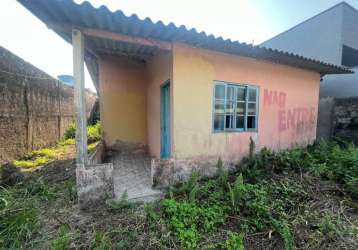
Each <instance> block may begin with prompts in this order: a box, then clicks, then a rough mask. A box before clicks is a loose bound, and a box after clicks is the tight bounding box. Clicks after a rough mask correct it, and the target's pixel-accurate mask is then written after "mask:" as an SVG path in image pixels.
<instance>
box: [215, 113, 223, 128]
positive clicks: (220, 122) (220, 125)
mask: <svg viewBox="0 0 358 250" xmlns="http://www.w3.org/2000/svg"><path fill="white" fill-rule="evenodd" d="M224 117H225V116H224V115H217V114H216V115H215V116H214V130H224Z"/></svg>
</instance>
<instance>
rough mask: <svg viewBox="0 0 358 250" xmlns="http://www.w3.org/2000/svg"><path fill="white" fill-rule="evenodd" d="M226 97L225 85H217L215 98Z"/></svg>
mask: <svg viewBox="0 0 358 250" xmlns="http://www.w3.org/2000/svg"><path fill="white" fill-rule="evenodd" d="M224 98H225V86H224V85H215V99H224Z"/></svg>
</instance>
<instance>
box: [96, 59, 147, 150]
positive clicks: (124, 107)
mask: <svg viewBox="0 0 358 250" xmlns="http://www.w3.org/2000/svg"><path fill="white" fill-rule="evenodd" d="M99 77H100V85H99V86H100V110H101V124H102V131H103V137H104V139H105V142H106V145H107V146H113V145H114V144H116V143H117V142H125V143H130V144H147V108H146V105H147V95H146V88H147V74H146V65H145V64H144V63H139V62H134V61H130V60H126V59H123V58H122V59H121V58H119V57H105V58H102V60H101V61H100V63H99Z"/></svg>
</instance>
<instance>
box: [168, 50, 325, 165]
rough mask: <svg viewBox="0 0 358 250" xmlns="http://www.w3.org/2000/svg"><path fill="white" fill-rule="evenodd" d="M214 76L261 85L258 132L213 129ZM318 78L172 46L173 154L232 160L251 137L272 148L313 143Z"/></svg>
mask: <svg viewBox="0 0 358 250" xmlns="http://www.w3.org/2000/svg"><path fill="white" fill-rule="evenodd" d="M214 80H219V81H227V82H231V83H237V84H249V85H255V86H258V87H259V122H258V132H230V133H213V132H212V110H213V107H212V101H213V81H214ZM319 82H320V75H319V73H317V72H312V71H308V70H303V69H299V68H294V67H289V66H285V65H279V64H274V63H271V62H266V61H262V60H255V59H251V58H246V57H240V56H234V55H229V54H224V53H219V52H214V51H208V50H204V49H198V48H193V47H189V46H187V45H183V44H174V46H173V84H172V85H173V112H174V116H173V137H174V138H173V140H172V143H173V147H174V158H176V159H185V158H201V157H206V158H207V157H213V158H216V157H218V156H222V157H224V158H225V159H227V160H236V159H239V158H241V157H242V156H243V155H245V154H247V153H248V150H249V138H250V137H252V138H253V139H254V141H255V142H256V146H257V148H262V147H264V146H266V147H269V148H272V149H275V150H279V149H285V148H289V147H292V146H294V145H298V144H306V143H310V142H313V141H314V140H315V135H316V117H317V105H318V93H319ZM216 159H217V158H216Z"/></svg>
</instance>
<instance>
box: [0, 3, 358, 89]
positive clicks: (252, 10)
mask: <svg viewBox="0 0 358 250" xmlns="http://www.w3.org/2000/svg"><path fill="white" fill-rule="evenodd" d="M49 1H52V0H49ZM75 2H77V3H81V2H83V0H75ZM88 2H90V3H91V4H92V5H93V6H95V7H99V6H101V5H106V6H107V7H108V8H109V9H110V10H111V11H115V10H117V9H120V10H122V11H123V12H124V13H125V14H126V15H131V14H133V13H135V14H137V15H138V16H139V17H140V18H141V19H144V18H146V17H150V18H151V19H152V20H153V21H159V20H161V21H163V22H164V23H165V24H168V23H170V22H174V23H175V24H176V25H177V26H179V25H182V24H184V25H185V26H186V27H187V28H196V29H197V30H198V31H205V32H206V33H207V34H213V35H214V36H222V37H223V38H230V39H232V40H238V41H240V42H246V43H253V44H255V45H257V44H260V43H262V42H264V41H265V40H267V39H269V38H271V37H273V36H275V35H277V34H279V33H281V32H283V31H285V30H287V29H289V28H291V27H292V26H294V25H296V24H298V23H300V22H302V21H304V20H306V19H308V18H310V17H312V16H313V15H316V14H318V13H320V12H322V11H324V10H326V9H328V8H330V7H331V6H333V5H335V4H337V3H339V2H341V0H220V1H216V0H215V1H214V0H195V1H194V0H150V1H149V0H88ZM346 2H347V3H349V4H350V5H352V6H353V7H355V8H358V0H346ZM0 31H1V32H0V45H1V46H3V47H5V48H6V49H8V50H10V51H11V52H13V53H15V54H16V55H18V56H20V57H21V58H23V59H24V60H26V61H28V62H30V63H31V64H33V65H35V66H36V67H38V68H40V69H42V70H43V71H45V72H47V73H48V74H50V75H52V76H54V77H57V75H60V74H69V75H72V74H73V73H72V72H73V69H72V47H71V45H70V44H69V43H67V42H65V41H64V40H63V39H62V38H61V37H59V36H58V35H57V34H56V33H54V32H53V31H52V30H50V29H48V28H47V27H46V25H45V24H44V23H42V22H41V21H40V20H39V19H37V18H36V17H35V16H34V15H32V14H31V13H30V12H29V11H27V10H26V9H25V8H24V7H22V6H21V5H20V4H19V3H17V2H16V0H1V1H0ZM85 82H86V87H87V88H90V89H92V90H94V86H93V83H92V81H91V79H90V76H89V74H88V72H87V70H86V74H85Z"/></svg>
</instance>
